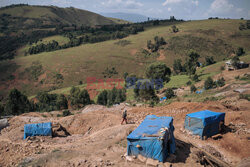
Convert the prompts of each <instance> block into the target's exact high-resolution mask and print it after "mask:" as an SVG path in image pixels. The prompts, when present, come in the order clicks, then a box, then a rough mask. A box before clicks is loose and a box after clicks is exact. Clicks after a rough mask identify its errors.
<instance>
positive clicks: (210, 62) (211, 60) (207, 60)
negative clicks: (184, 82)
mask: <svg viewBox="0 0 250 167" xmlns="http://www.w3.org/2000/svg"><path fill="white" fill-rule="evenodd" d="M205 60H206V65H207V66H208V65H211V64H214V63H216V61H214V57H213V56H211V57H209V56H207V57H206V58H205Z"/></svg>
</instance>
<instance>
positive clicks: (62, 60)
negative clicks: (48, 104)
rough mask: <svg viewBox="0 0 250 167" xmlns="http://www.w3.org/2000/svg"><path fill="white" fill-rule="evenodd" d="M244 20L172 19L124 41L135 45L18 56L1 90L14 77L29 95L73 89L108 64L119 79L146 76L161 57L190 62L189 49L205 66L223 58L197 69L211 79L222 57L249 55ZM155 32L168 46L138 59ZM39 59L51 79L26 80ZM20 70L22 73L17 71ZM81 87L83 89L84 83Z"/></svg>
mask: <svg viewBox="0 0 250 167" xmlns="http://www.w3.org/2000/svg"><path fill="white" fill-rule="evenodd" d="M241 22H242V23H246V21H245V20H230V19H226V20H223V19H218V20H217V19H212V20H203V21H189V22H179V23H178V24H177V23H176V22H172V23H167V22H166V24H165V23H164V24H162V23H160V25H158V26H155V27H152V26H151V27H147V26H146V25H145V26H144V28H145V31H144V32H141V33H138V34H136V35H130V36H128V37H126V38H124V39H123V40H128V41H131V44H130V45H126V46H123V47H121V46H118V45H116V44H114V43H115V42H117V41H118V40H110V41H105V42H100V43H93V44H90V43H89V44H84V45H80V46H78V47H74V48H67V49H64V50H57V51H54V52H44V53H40V54H35V55H32V56H25V57H16V58H15V59H13V60H11V61H1V62H0V83H1V86H2V87H1V92H0V94H1V95H4V96H5V95H7V92H8V89H9V88H13V85H12V84H11V85H8V83H9V82H8V81H9V79H11V78H14V77H15V83H16V84H18V85H19V86H20V87H19V89H20V90H21V91H23V92H25V94H27V95H29V96H30V95H35V94H37V92H39V91H41V90H46V91H48V90H52V87H56V88H62V89H59V90H56V91H53V92H58V93H62V92H69V90H70V87H71V86H72V85H75V86H76V85H78V84H79V81H82V82H83V83H86V78H87V77H93V76H95V77H96V78H100V79H103V74H102V72H103V71H105V69H106V68H107V66H108V67H110V68H112V67H115V69H116V71H117V72H118V75H116V76H115V77H116V78H122V77H123V73H124V72H125V71H126V72H128V73H129V74H132V73H133V74H136V75H137V76H142V77H144V76H145V73H144V72H145V70H146V68H147V66H148V65H149V64H151V63H153V62H155V61H157V59H158V58H159V59H158V61H160V62H163V63H165V64H166V66H168V67H171V68H172V67H173V63H174V60H175V59H181V60H182V63H185V60H186V58H188V57H187V55H188V54H187V50H190V49H193V50H195V51H197V53H199V55H200V58H199V62H201V63H202V64H205V57H206V56H208V57H211V56H213V57H214V61H216V62H218V63H215V64H213V65H210V66H206V67H202V68H201V69H197V71H196V74H197V75H198V76H199V79H200V80H205V79H206V78H207V77H208V76H214V75H216V74H218V73H219V72H220V67H221V66H222V65H224V62H221V61H222V60H223V59H224V60H227V59H229V58H230V55H231V54H232V53H233V52H234V51H235V50H236V49H237V48H238V47H242V48H244V50H245V52H246V54H245V55H246V56H248V55H249V49H248V48H250V45H249V42H248V41H249V40H248V36H249V34H250V31H249V30H244V31H240V30H239V29H238V26H239V23H241ZM152 24H153V23H152ZM173 24H175V25H177V26H178V28H179V29H180V30H181V31H179V32H178V33H175V34H174V33H172V32H170V31H168V30H169V29H170V28H171V25H173ZM155 36H159V37H163V38H164V39H165V41H166V42H167V44H166V45H165V46H164V49H161V50H160V55H161V56H160V57H157V56H156V57H150V58H147V59H145V58H144V59H141V57H138V56H137V53H139V52H140V50H141V48H146V47H147V46H146V45H147V44H146V43H147V41H148V40H150V39H151V40H152V39H153V38H154V37H155ZM110 51H112V52H110ZM160 58H161V59H160ZM240 58H241V60H242V61H245V62H249V58H245V56H244V55H243V56H241V57H240ZM34 61H39V62H40V63H41V65H42V67H43V70H44V75H42V76H43V77H44V79H45V82H44V84H43V85H37V84H36V83H34V82H33V81H32V82H31V81H27V77H24V78H23V79H22V80H21V79H20V78H21V75H20V72H22V71H24V69H25V68H28V67H29V66H30V64H32V62H34ZM15 64H16V65H15ZM15 71H17V73H18V74H15ZM202 71H203V72H202ZM54 72H58V73H60V74H62V75H63V77H64V80H63V83H62V84H61V85H56V84H51V83H49V82H48V81H50V79H51V74H50V73H54ZM13 74H15V75H13ZM180 74H182V73H180ZM11 76H12V77H11ZM13 76H14V77H13ZM189 80H190V79H189V78H188V77H187V76H186V75H180V76H172V77H171V81H169V82H168V83H167V84H166V85H165V87H179V86H183V85H185V84H186V82H188V81H189ZM85 86H86V85H85ZM79 87H80V88H81V89H83V88H84V84H83V85H81V86H79ZM128 92H130V91H128ZM132 93H133V92H132ZM128 98H130V97H128ZM131 99H133V98H131Z"/></svg>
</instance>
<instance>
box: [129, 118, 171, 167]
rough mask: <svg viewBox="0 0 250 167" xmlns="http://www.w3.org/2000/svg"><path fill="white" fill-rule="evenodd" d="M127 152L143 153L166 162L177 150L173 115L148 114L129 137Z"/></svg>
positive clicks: (135, 154) (133, 153)
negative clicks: (158, 115)
mask: <svg viewBox="0 0 250 167" xmlns="http://www.w3.org/2000/svg"><path fill="white" fill-rule="evenodd" d="M127 144H128V145H127V154H128V155H129V156H132V155H134V156H137V155H139V154H140V155H142V156H144V157H147V158H152V159H155V160H159V161H160V162H164V161H165V159H166V158H167V156H168V155H169V154H170V153H171V154H172V153H174V152H175V138H174V126H173V118H172V117H165V116H164V117H157V116H155V115H148V116H147V117H146V118H145V120H144V121H143V122H142V123H141V124H140V125H139V126H138V127H137V128H136V129H135V130H134V131H133V132H132V133H131V134H130V135H128V137H127Z"/></svg>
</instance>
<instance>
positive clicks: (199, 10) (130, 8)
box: [0, 0, 250, 20]
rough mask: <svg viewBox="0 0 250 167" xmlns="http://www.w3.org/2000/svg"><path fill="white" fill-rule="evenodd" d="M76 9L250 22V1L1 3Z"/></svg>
mask: <svg viewBox="0 0 250 167" xmlns="http://www.w3.org/2000/svg"><path fill="white" fill-rule="evenodd" d="M18 3H28V4H30V5H55V6H60V7H69V6H73V7H75V8H80V9H85V10H89V11H92V12H96V13H113V12H123V13H137V14H142V15H145V16H148V17H152V18H169V16H172V15H173V16H175V17H176V18H178V19H185V20H189V19H206V18H208V17H215V16H218V17H222V18H236V19H237V18H241V17H243V18H245V19H250V0H42V1H39V0H0V6H6V5H10V4H18Z"/></svg>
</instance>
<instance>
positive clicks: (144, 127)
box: [127, 115, 173, 139]
mask: <svg viewBox="0 0 250 167" xmlns="http://www.w3.org/2000/svg"><path fill="white" fill-rule="evenodd" d="M172 121H173V118H172V117H166V116H163V117H157V116H155V115H148V116H146V118H145V119H144V121H143V122H142V123H141V124H140V125H139V126H138V127H137V128H136V129H135V130H134V131H133V132H132V133H131V134H130V135H128V137H127V139H152V137H155V138H158V137H161V136H164V134H165V131H166V130H165V129H164V128H168V129H169V128H170V125H171V122H172Z"/></svg>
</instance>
